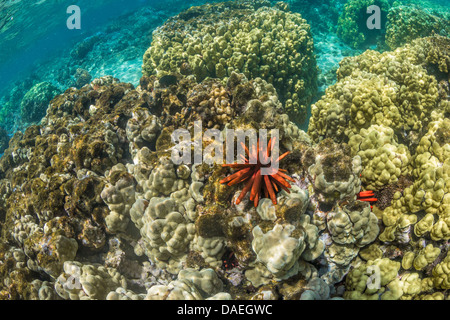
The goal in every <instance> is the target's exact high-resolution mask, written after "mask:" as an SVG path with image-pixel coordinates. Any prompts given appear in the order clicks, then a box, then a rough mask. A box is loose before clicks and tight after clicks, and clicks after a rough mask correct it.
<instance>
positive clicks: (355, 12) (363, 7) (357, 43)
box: [337, 0, 389, 48]
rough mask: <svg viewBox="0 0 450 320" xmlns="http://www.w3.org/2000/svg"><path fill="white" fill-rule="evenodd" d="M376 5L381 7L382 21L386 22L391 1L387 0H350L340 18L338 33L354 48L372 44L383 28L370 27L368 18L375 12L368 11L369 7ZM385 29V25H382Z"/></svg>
mask: <svg viewBox="0 0 450 320" xmlns="http://www.w3.org/2000/svg"><path fill="white" fill-rule="evenodd" d="M372 5H376V6H378V7H379V8H380V14H381V16H380V17H379V19H381V21H380V22H381V23H383V24H384V21H385V18H386V15H387V11H388V9H389V2H388V1H387V0H375V1H373V0H348V1H347V2H346V4H345V6H344V10H343V11H342V14H341V16H340V17H339V20H338V28H337V34H338V36H339V37H341V38H342V39H343V40H344V41H345V42H346V43H348V44H349V45H350V46H352V47H353V48H359V47H363V46H367V45H368V44H372V43H374V42H375V41H376V37H377V36H379V35H380V34H381V30H378V29H369V28H368V27H367V20H368V19H369V17H370V16H371V15H372V14H373V13H371V12H369V13H370V14H368V13H367V8H368V7H370V6H372ZM382 29H384V26H382Z"/></svg>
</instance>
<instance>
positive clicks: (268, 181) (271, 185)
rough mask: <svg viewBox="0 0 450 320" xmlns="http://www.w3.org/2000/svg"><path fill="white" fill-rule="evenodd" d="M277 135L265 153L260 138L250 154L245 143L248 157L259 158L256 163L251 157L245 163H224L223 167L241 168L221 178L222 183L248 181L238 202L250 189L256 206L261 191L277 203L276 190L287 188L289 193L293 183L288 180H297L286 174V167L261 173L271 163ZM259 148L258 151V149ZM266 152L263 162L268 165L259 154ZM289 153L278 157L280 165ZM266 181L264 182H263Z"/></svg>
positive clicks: (270, 141)
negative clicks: (266, 173)
mask: <svg viewBox="0 0 450 320" xmlns="http://www.w3.org/2000/svg"><path fill="white" fill-rule="evenodd" d="M275 139H276V138H275V137H273V138H271V139H270V140H269V143H268V145H267V153H263V147H262V146H260V145H259V139H258V145H257V148H254V146H253V148H252V152H251V154H250V152H249V150H248V148H247V147H246V146H245V145H244V144H243V143H241V144H242V146H243V148H244V149H245V153H246V154H247V156H248V158H252V159H257V161H256V163H255V164H251V163H249V159H248V158H246V157H244V161H243V162H244V163H232V164H224V165H222V166H223V167H230V168H234V169H239V170H238V171H237V172H235V173H233V174H231V175H229V176H228V177H226V178H224V179H222V180H220V183H228V186H232V185H235V184H237V183H240V182H244V181H247V182H246V183H245V186H244V189H242V192H241V194H240V195H239V197H238V198H237V200H236V204H239V203H240V202H241V201H242V199H243V198H244V197H245V195H246V194H247V193H248V192H249V191H250V201H253V203H254V205H255V207H257V206H258V203H259V199H261V193H262V192H263V193H264V196H265V197H266V198H270V199H271V200H272V203H273V204H277V197H276V195H275V193H276V192H278V191H279V190H280V189H283V190H285V191H286V192H287V193H290V192H289V189H290V188H291V185H290V184H289V182H288V181H291V182H295V180H294V179H292V178H291V177H289V176H288V175H286V174H285V172H287V171H286V170H284V169H274V168H271V169H270V170H272V171H273V172H270V174H268V175H262V174H261V168H262V167H267V168H268V167H270V163H268V159H269V157H270V153H271V152H272V150H273V148H274V146H275ZM256 149H258V152H257V151H256ZM260 153H261V154H265V157H266V158H265V159H264V161H262V162H263V163H268V164H266V165H263V164H262V163H261V161H260V160H261V159H260V158H259V155H260ZM288 154H289V151H288V152H285V153H284V154H282V155H281V156H279V157H278V159H277V160H276V161H275V162H276V163H277V164H278V166H277V168H278V167H279V162H280V161H281V160H282V159H284V157H286V156H287V155H288ZM263 181H264V183H263Z"/></svg>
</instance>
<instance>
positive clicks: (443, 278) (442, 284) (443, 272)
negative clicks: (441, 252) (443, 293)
mask: <svg viewBox="0 0 450 320" xmlns="http://www.w3.org/2000/svg"><path fill="white" fill-rule="evenodd" d="M433 284H434V286H435V287H436V288H438V289H444V290H448V289H450V255H449V254H447V257H446V258H445V259H444V260H443V261H442V262H441V263H439V264H438V265H437V266H436V267H434V269H433Z"/></svg>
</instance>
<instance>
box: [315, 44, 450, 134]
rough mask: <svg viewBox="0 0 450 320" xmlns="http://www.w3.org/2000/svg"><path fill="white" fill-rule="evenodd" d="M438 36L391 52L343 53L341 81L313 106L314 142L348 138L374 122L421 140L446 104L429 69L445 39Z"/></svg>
mask: <svg viewBox="0 0 450 320" xmlns="http://www.w3.org/2000/svg"><path fill="white" fill-rule="evenodd" d="M433 39H434V38H425V39H418V40H415V41H414V42H413V43H411V44H408V45H406V46H404V47H401V48H398V49H396V50H395V51H392V52H384V53H379V52H376V51H371V50H368V51H366V52H365V53H363V54H362V55H359V56H356V57H347V58H344V59H343V60H342V61H341V63H340V68H339V69H338V71H337V75H338V82H337V83H336V84H335V85H333V86H331V87H329V88H327V90H326V93H325V95H324V96H323V97H322V99H321V100H319V101H318V102H317V103H315V104H313V105H312V107H311V119H310V124H309V129H308V134H309V135H310V136H311V137H312V138H313V140H314V141H320V140H321V139H324V138H327V137H329V138H333V139H335V140H336V141H342V140H344V141H345V140H346V139H348V138H349V137H350V136H351V135H352V134H358V133H359V132H360V131H361V129H363V128H366V129H367V128H369V127H370V126H371V125H384V126H385V127H389V128H391V129H393V130H394V132H395V134H396V135H397V136H402V137H403V138H405V139H406V140H407V141H411V142H416V139H417V138H416V136H417V135H418V134H419V133H420V131H421V130H422V128H423V127H424V126H425V125H426V124H427V123H428V122H430V121H432V120H433V119H432V116H431V113H432V111H434V110H436V109H438V108H442V107H440V106H436V104H437V102H438V98H439V96H438V86H437V81H436V79H435V77H434V76H432V75H430V74H429V73H428V71H427V69H426V66H427V64H428V62H427V58H426V57H427V53H428V52H429V51H430V50H431V49H430V48H436V47H438V48H441V47H443V46H444V47H445V46H446V42H445V41H444V40H443V41H438V42H436V43H435V42H433Z"/></svg>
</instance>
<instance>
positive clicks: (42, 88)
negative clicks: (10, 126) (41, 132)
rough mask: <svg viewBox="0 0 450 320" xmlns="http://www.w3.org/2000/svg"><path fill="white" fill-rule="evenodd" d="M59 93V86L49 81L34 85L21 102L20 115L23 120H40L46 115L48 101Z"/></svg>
mask: <svg viewBox="0 0 450 320" xmlns="http://www.w3.org/2000/svg"><path fill="white" fill-rule="evenodd" d="M58 93H59V90H58V88H56V87H55V86H53V85H52V84H51V83H49V82H41V83H38V84H36V85H34V86H33V87H32V88H31V89H30V90H29V91H28V92H27V93H26V94H25V95H24V97H23V99H22V102H21V103H20V115H21V117H22V120H23V121H26V122H38V121H40V120H41V119H42V117H44V116H45V111H46V110H47V107H48V103H49V102H50V100H51V99H52V98H53V97H54V96H55V95H57V94H58Z"/></svg>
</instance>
